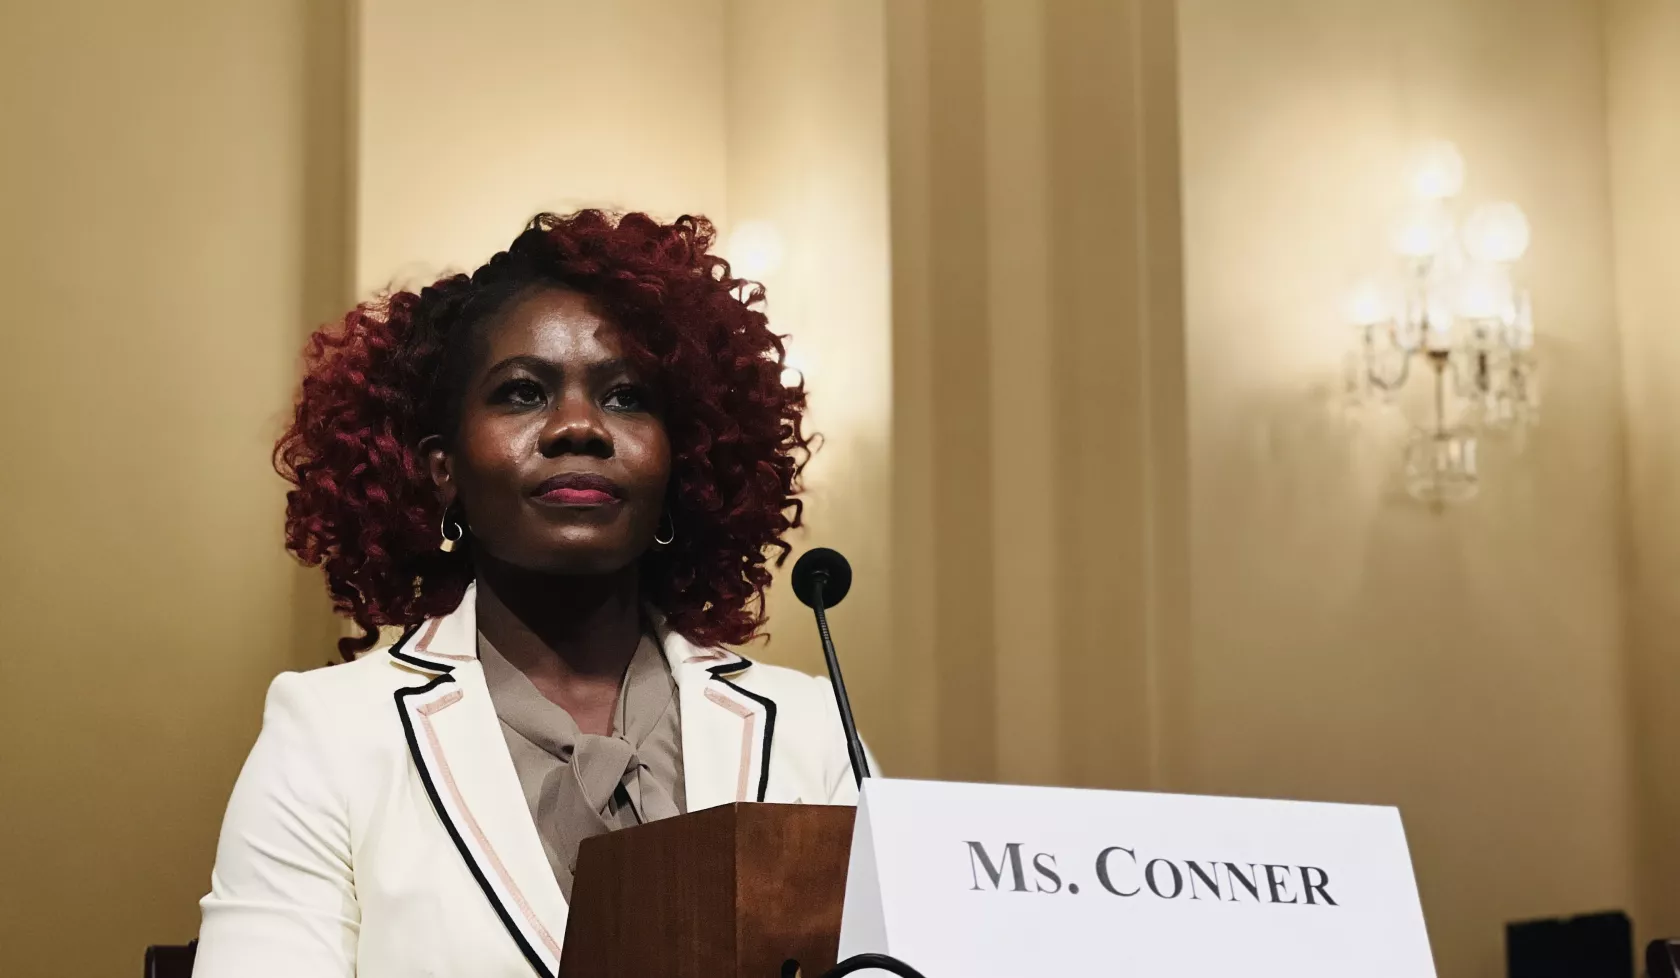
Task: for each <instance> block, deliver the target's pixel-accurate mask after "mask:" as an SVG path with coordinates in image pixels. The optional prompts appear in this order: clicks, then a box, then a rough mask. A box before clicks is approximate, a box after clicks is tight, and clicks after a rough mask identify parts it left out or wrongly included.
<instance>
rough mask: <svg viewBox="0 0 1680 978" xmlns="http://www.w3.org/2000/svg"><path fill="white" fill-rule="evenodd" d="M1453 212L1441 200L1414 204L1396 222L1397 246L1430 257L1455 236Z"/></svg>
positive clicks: (1407, 252)
mask: <svg viewBox="0 0 1680 978" xmlns="http://www.w3.org/2000/svg"><path fill="white" fill-rule="evenodd" d="M1452 233H1453V224H1452V215H1450V214H1448V213H1447V210H1446V208H1445V207H1442V206H1441V205H1440V204H1439V203H1438V202H1435V201H1430V202H1428V203H1420V204H1417V205H1415V206H1413V207H1411V208H1410V209H1409V210H1407V212H1406V213H1405V214H1404V215H1403V216H1402V217H1401V218H1400V221H1399V222H1398V223H1397V224H1396V225H1395V226H1394V233H1393V235H1392V239H1391V240H1392V244H1393V246H1394V250H1395V251H1397V252H1399V253H1400V254H1402V255H1405V256H1406V257H1407V258H1429V257H1432V256H1434V255H1435V254H1436V253H1438V252H1439V251H1440V250H1441V248H1442V247H1443V246H1444V245H1446V243H1447V239H1448V238H1451V237H1452Z"/></svg>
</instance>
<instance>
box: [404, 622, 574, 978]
mask: <svg viewBox="0 0 1680 978" xmlns="http://www.w3.org/2000/svg"><path fill="white" fill-rule="evenodd" d="M407 640H408V636H406V635H405V636H403V641H405V642H406V641H407ZM400 646H401V643H398V647H400ZM391 654H392V655H394V656H397V657H398V658H400V659H402V660H403V661H405V662H410V661H414V660H411V659H409V657H407V656H403V655H398V653H397V651H396V649H395V648H393V649H392V651H391ZM434 668H443V669H444V670H445V672H443V673H442V674H441V675H439V676H437V677H436V678H434V679H433V680H432V681H431V682H429V683H426V684H425V685H424V686H408V687H405V688H403V689H399V690H397V691H396V694H395V699H396V703H397V715H398V716H399V717H401V718H402V727H403V737H404V738H405V739H406V740H407V741H408V754H409V756H410V757H411V758H413V759H414V769H415V770H416V771H418V772H419V774H420V783H421V784H423V785H425V786H426V797H427V798H430V799H431V801H432V810H433V811H435V812H437V816H438V821H440V822H442V823H443V828H444V831H446V832H448V833H449V839H450V841H451V842H453V843H455V848H456V850H457V851H459V852H460V854H461V860H462V861H463V862H465V863H466V864H467V869H468V870H469V871H470V872H471V873H472V875H473V879H474V880H477V881H478V888H479V889H481V890H483V891H484V896H485V898H486V899H488V900H489V901H490V906H491V907H492V908H494V909H495V911H496V916H497V917H500V918H501V921H502V926H503V927H505V928H507V932H508V934H510V935H511V936H512V937H513V941H514V943H515V944H518V945H519V951H520V953H521V954H523V955H525V960H526V961H528V962H530V965H531V967H532V969H534V970H535V971H536V973H537V974H539V975H541V976H542V978H555V975H554V972H552V971H549V970H548V967H547V966H546V965H545V964H543V960H542V958H541V957H540V956H539V955H538V954H537V949H536V948H534V947H532V946H531V942H530V941H527V940H526V939H525V934H524V933H523V932H522V931H520V929H519V925H518V924H517V923H515V922H514V919H513V915H512V914H511V913H509V912H508V909H507V907H505V906H503V905H502V901H501V900H500V898H498V897H497V896H496V890H495V888H494V887H492V886H491V885H490V878H489V877H488V876H485V875H484V871H483V870H481V869H479V867H478V861H477V860H476V859H474V858H473V857H472V853H471V852H470V851H469V850H468V849H467V843H466V840H465V839H463V838H462V837H461V830H460V829H457V828H456V827H455V823H454V822H453V821H451V820H450V818H449V812H448V810H446V809H445V808H444V807H443V798H442V796H440V795H439V794H438V790H437V785H435V784H433V783H432V775H431V772H430V771H428V770H427V769H426V762H425V760H424V759H423V758H422V757H421V755H420V740H419V738H418V737H416V736H415V733H414V721H413V720H411V719H409V715H408V704H407V703H404V702H403V700H405V699H407V698H408V697H410V696H421V695H424V694H426V693H429V692H431V691H432V690H434V689H436V688H438V687H439V686H441V685H443V684H444V683H452V682H454V681H455V677H454V676H451V675H450V674H449V673H450V671H453V667H452V666H441V667H434Z"/></svg>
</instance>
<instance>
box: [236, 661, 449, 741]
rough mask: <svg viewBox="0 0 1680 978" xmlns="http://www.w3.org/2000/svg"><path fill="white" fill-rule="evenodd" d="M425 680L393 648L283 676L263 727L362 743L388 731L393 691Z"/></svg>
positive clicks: (270, 697) (271, 691)
mask: <svg viewBox="0 0 1680 978" xmlns="http://www.w3.org/2000/svg"><path fill="white" fill-rule="evenodd" d="M425 678H426V675H425V674H423V673H421V672H420V671H418V670H416V669H414V668H413V667H411V666H408V665H406V664H405V663H402V662H401V661H399V660H398V659H396V658H394V657H393V656H392V655H391V649H390V648H389V647H384V648H377V649H372V650H369V651H368V652H365V653H363V654H362V655H361V656H359V657H358V658H356V659H355V660H353V661H351V662H345V663H340V664H338V665H331V666H322V667H320V668H318V669H310V670H308V671H305V672H284V673H281V674H280V675H278V676H276V677H274V682H273V683H272V684H271V685H270V686H269V690H268V702H267V705H266V706H265V707H264V711H263V723H264V725H265V726H266V725H269V724H274V723H280V724H285V725H290V726H296V727H299V728H302V729H305V730H307V731H309V732H310V733H311V734H312V735H314V736H316V737H323V738H326V739H328V740H330V741H331V742H333V743H337V744H348V743H354V742H357V741H363V740H366V739H367V737H368V735H370V734H376V733H379V734H383V733H387V732H388V730H387V728H389V727H390V726H391V725H392V724H391V712H392V710H393V709H394V707H393V705H392V704H393V702H394V701H393V699H392V695H393V693H395V692H396V691H397V690H398V689H400V688H402V687H405V686H414V685H416V684H417V683H421V682H423V681H424V679H425Z"/></svg>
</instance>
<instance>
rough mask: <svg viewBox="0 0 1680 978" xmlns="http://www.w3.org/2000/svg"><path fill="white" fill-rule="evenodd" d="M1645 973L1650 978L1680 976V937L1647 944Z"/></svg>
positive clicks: (1677, 977)
mask: <svg viewBox="0 0 1680 978" xmlns="http://www.w3.org/2000/svg"><path fill="white" fill-rule="evenodd" d="M1645 973H1646V974H1647V975H1649V976H1650V978H1680V938H1669V939H1667V940H1661V941H1652V942H1651V943H1650V944H1647V945H1646V946H1645Z"/></svg>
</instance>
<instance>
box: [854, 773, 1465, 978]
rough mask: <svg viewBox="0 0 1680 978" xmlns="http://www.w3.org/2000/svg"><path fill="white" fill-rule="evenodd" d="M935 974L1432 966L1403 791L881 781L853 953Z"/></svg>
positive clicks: (1263, 973)
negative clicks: (1387, 798) (1396, 805)
mask: <svg viewBox="0 0 1680 978" xmlns="http://www.w3.org/2000/svg"><path fill="white" fill-rule="evenodd" d="M868 951H873V952H877V953H884V954H891V955H893V956H895V957H897V958H899V959H901V960H903V961H905V962H906V963H908V964H909V965H911V966H912V967H914V968H916V969H918V970H919V971H921V972H922V973H923V974H926V975H928V976H929V978H1038V976H1042V975H1058V974H1065V975H1127V976H1131V975H1135V976H1139V978H1148V976H1158V975H1171V976H1173V978H1203V976H1205V978H1215V976H1217V978H1230V976H1232V975H1241V976H1243V978H1270V976H1277V978H1285V976H1287V978H1349V976H1352V975H1358V976H1360V978H1433V976H1434V974H1435V966H1434V962H1433V959H1432V958H1431V955H1430V952H1429V937H1428V934H1427V932H1426V931H1425V929H1424V922H1423V910H1422V907H1421V906H1420V905H1419V903H1418V893H1417V884H1416V881H1415V880H1414V879H1413V876H1412V864H1411V857H1410V855H1409V854H1408V852H1407V849H1406V837H1405V832H1404V830H1403V829H1402V828H1401V825H1400V813H1399V812H1398V811H1397V810H1396V809H1393V808H1379V807H1373V806H1365V805H1333V804H1319V803H1311V802H1293V801H1263V800H1258V799H1248V798H1211V797H1201V796H1194V795H1166V794H1152V793H1142V792H1130V791H1088V790H1080V789H1072V788H1028V787H1017V786H1011V785H981V784H958V783H949V782H933V781H898V780H890V779H881V778H872V779H869V780H867V781H865V782H864V790H863V798H862V800H861V802H860V803H859V806H858V817H857V824H856V828H855V829H854V830H853V837H852V857H851V868H850V870H849V873H848V876H847V881H846V902H845V912H844V917H843V923H842V925H841V930H840V956H841V958H842V959H844V958H846V957H849V956H851V955H853V954H859V953H863V952H868Z"/></svg>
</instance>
